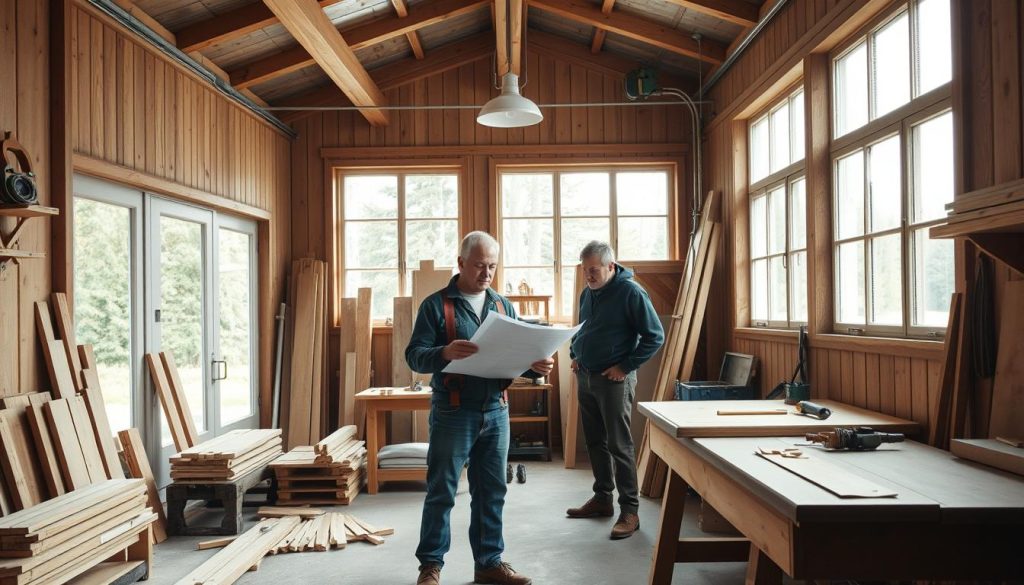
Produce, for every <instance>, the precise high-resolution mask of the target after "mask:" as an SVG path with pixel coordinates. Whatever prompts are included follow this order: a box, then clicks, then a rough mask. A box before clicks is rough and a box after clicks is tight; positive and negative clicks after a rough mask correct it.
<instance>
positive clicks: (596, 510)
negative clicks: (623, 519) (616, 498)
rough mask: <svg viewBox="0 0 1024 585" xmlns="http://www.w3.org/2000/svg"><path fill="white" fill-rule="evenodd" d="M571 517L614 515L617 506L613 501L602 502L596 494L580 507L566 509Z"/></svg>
mask: <svg viewBox="0 0 1024 585" xmlns="http://www.w3.org/2000/svg"><path fill="white" fill-rule="evenodd" d="M565 513H566V515H568V516H569V517H570V518H592V517H594V516H613V515H614V514H615V507H614V506H612V503H611V502H602V501H601V500H599V499H597V496H594V497H592V498H590V499H589V500H587V503H585V504H583V505H582V506H580V507H579V508H569V509H568V510H566V511H565Z"/></svg>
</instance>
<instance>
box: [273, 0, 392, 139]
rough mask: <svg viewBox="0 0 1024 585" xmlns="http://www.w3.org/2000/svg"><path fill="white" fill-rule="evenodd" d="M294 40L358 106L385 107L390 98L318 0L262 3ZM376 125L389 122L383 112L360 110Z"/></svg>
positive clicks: (276, 0)
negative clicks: (335, 26)
mask: <svg viewBox="0 0 1024 585" xmlns="http://www.w3.org/2000/svg"><path fill="white" fill-rule="evenodd" d="M263 2H264V4H266V5H267V7H268V8H270V10H271V11H273V13H274V14H276V15H277V17H278V19H280V21H281V24H282V25H284V27H285V28H286V29H288V32H290V33H291V34H292V36H293V37H295V40H296V41H298V42H299V44H300V45H301V46H303V47H305V49H306V50H307V51H309V53H310V54H311V55H312V56H313V58H314V59H315V60H316V62H317V63H318V64H319V65H320V67H321V68H322V69H323V70H324V72H325V73H327V76H328V77H330V78H331V80H332V81H334V83H335V84H337V86H338V88H339V89H341V91H342V92H344V93H345V95H346V96H348V98H349V99H350V100H352V103H353V104H355V105H357V106H383V105H387V99H386V98H385V97H384V94H383V93H382V92H381V90H380V88H378V87H377V84H376V83H375V82H374V81H373V79H371V78H370V74H369V73H367V72H366V69H364V68H363V66H362V65H361V64H360V63H359V60H358V59H356V55H355V53H354V52H353V50H352V49H351V48H350V47H349V46H348V44H347V43H346V42H345V39H344V38H342V36H341V33H339V32H338V29H336V28H334V25H333V24H332V23H331V20H330V19H329V18H328V17H327V14H326V13H324V10H323V8H321V7H320V5H319V4H318V3H317V1H316V0H263ZM360 112H361V113H362V114H363V116H364V117H365V118H366V119H367V121H369V122H370V124H372V125H374V126H383V125H386V124H387V123H388V116H387V113H386V112H385V111H383V110H379V109H374V108H372V107H371V108H368V109H363V110H360Z"/></svg>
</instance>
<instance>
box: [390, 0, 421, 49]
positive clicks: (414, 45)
mask: <svg viewBox="0 0 1024 585" xmlns="http://www.w3.org/2000/svg"><path fill="white" fill-rule="evenodd" d="M391 5H392V6H394V7H395V14H397V15H398V18H405V17H406V16H409V9H408V8H407V7H406V5H405V0H391ZM405 38H406V39H407V40H408V41H409V48H410V49H412V54H413V56H415V57H416V58H417V59H422V58H423V45H422V44H421V43H420V33H418V32H416V31H412V32H407V33H405Z"/></svg>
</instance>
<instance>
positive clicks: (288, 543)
mask: <svg viewBox="0 0 1024 585" xmlns="http://www.w3.org/2000/svg"><path fill="white" fill-rule="evenodd" d="M258 514H259V516H260V517H261V518H271V517H298V518H301V519H302V521H301V523H300V524H298V525H297V526H296V527H295V528H294V529H292V531H291V532H290V533H289V534H288V535H287V536H286V537H285V538H283V539H281V541H280V542H279V543H278V544H277V548H275V549H271V550H270V554H277V553H289V552H303V551H318V552H323V551H328V550H331V549H332V548H345V545H347V544H348V543H350V542H356V541H360V540H361V541H365V542H369V543H371V544H375V545H380V544H384V539H383V538H382V537H384V536H388V535H390V534H394V533H395V530H394V529H393V528H377V527H375V526H373V525H371V524H370V523H369V522H366V521H364V520H360V519H359V518H356V517H355V516H353V515H351V514H342V513H340V512H324V511H323V510H318V509H316V508H284V507H276V506H265V507H263V508H260V509H259V512H258Z"/></svg>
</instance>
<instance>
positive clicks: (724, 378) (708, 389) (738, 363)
mask: <svg viewBox="0 0 1024 585" xmlns="http://www.w3.org/2000/svg"><path fill="white" fill-rule="evenodd" d="M756 369H757V358H756V357H754V356H752V355H747V354H744V353H733V352H729V351H727V352H725V355H724V356H722V370H721V372H719V374H718V378H719V379H718V380H714V381H701V382H679V381H677V382H676V400H755V399H756V398H757V397H756V396H755V395H754V388H753V387H752V386H751V385H750V382H751V380H753V379H754V374H755V372H756Z"/></svg>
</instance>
